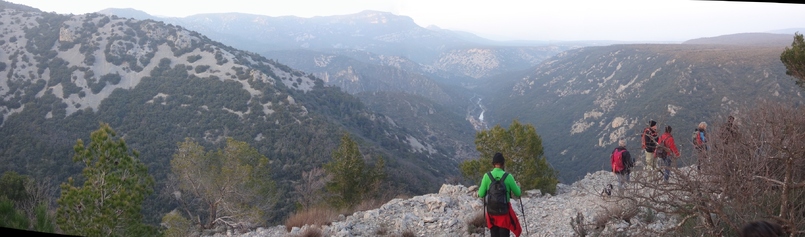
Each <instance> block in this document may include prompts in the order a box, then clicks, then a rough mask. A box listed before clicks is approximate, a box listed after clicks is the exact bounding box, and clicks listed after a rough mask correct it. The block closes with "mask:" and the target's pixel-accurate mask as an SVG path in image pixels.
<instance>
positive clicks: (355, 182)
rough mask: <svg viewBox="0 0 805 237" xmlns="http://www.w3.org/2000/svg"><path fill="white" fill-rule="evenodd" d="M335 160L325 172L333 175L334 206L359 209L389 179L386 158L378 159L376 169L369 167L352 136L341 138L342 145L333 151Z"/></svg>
mask: <svg viewBox="0 0 805 237" xmlns="http://www.w3.org/2000/svg"><path fill="white" fill-rule="evenodd" d="M332 158H333V159H332V160H331V161H330V162H328V163H327V164H325V165H324V170H325V171H327V173H328V174H329V175H331V176H332V179H331V180H330V181H329V182H328V183H327V185H326V189H327V191H328V192H329V193H331V194H332V195H331V196H329V200H328V202H329V203H330V205H331V206H333V207H336V208H351V207H354V206H356V205H357V204H359V203H361V201H363V199H364V198H366V197H369V196H371V194H372V193H373V192H374V191H375V190H376V189H377V188H378V185H379V182H380V181H381V180H382V179H383V178H384V177H385V172H384V171H383V169H384V166H385V161H384V160H383V158H382V157H380V158H379V159H378V161H377V162H376V163H375V166H374V168H372V169H370V168H369V167H367V166H366V163H365V162H364V160H363V155H362V154H361V151H360V149H358V144H357V143H356V142H355V141H354V140H352V138H350V137H349V134H344V136H343V137H341V144H340V145H339V146H338V148H337V149H336V150H335V151H333V153H332Z"/></svg>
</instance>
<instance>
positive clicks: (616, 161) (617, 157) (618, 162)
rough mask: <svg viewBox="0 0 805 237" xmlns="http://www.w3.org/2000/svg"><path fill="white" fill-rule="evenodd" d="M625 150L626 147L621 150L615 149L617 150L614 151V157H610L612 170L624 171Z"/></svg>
mask: <svg viewBox="0 0 805 237" xmlns="http://www.w3.org/2000/svg"><path fill="white" fill-rule="evenodd" d="M624 151H626V149H620V150H619V149H615V151H614V152H612V157H611V158H610V160H611V161H612V171H614V172H621V171H623V168H624V167H623V152H624Z"/></svg>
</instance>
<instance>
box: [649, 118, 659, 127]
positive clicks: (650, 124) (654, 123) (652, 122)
mask: <svg viewBox="0 0 805 237" xmlns="http://www.w3.org/2000/svg"><path fill="white" fill-rule="evenodd" d="M648 126H649V127H651V128H657V121H654V120H651V121H648Z"/></svg>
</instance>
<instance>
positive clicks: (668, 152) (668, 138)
mask: <svg viewBox="0 0 805 237" xmlns="http://www.w3.org/2000/svg"><path fill="white" fill-rule="evenodd" d="M671 130H672V129H671V126H667V127H665V133H663V134H662V136H660V139H659V142H657V143H658V144H657V152H656V154H657V157H658V158H660V159H661V160H662V165H663V166H664V167H665V171H664V172H663V175H662V178H663V180H665V182H668V176H670V175H671V158H673V159H674V160H676V158H678V157H679V149H677V148H676V143H674V136H672V135H671Z"/></svg>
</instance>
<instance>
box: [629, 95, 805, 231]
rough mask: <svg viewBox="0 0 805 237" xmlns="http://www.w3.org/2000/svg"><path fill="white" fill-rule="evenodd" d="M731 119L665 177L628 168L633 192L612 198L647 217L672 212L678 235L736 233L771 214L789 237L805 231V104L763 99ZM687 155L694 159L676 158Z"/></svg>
mask: <svg viewBox="0 0 805 237" xmlns="http://www.w3.org/2000/svg"><path fill="white" fill-rule="evenodd" d="M736 117H738V118H737V119H736V121H735V122H732V123H726V122H722V123H714V124H713V126H712V127H714V128H715V129H708V136H709V139H708V145H709V149H708V150H707V151H705V152H704V154H703V156H702V157H701V160H698V161H696V159H692V160H693V162H691V163H690V164H682V167H681V168H677V166H678V165H676V164H674V165H672V167H670V171H671V179H670V180H669V182H667V183H664V182H662V181H661V180H659V181H657V179H655V176H656V174H655V173H646V172H645V171H638V172H633V178H634V179H633V182H632V184H631V186H632V187H633V188H634V190H632V191H631V192H626V193H624V194H618V195H617V196H616V199H617V200H630V201H633V202H635V203H638V204H639V205H638V206H640V207H642V208H647V209H648V210H647V211H646V212H645V213H647V214H651V213H666V214H669V215H674V216H677V217H678V218H677V220H678V223H677V224H676V225H675V226H674V228H671V229H670V230H669V231H671V232H676V234H679V233H680V232H685V233H686V235H706V236H724V235H727V236H734V235H738V233H739V231H740V228H741V226H743V224H744V223H748V222H751V221H754V220H757V219H773V220H775V221H777V222H778V223H780V225H781V226H783V227H784V229H785V230H786V232H787V233H788V234H790V235H791V236H796V235H802V234H805V108H797V106H795V105H793V104H785V103H773V102H760V103H758V104H756V105H755V106H753V108H751V109H749V110H748V111H747V113H745V114H743V115H741V116H736ZM677 135H678V134H677ZM677 137H682V136H677ZM685 160H691V159H680V160H677V161H675V162H682V161H685ZM696 163H698V164H700V165H701V167H700V169H697V167H696V165H695V164H696ZM644 216H645V214H644ZM644 219H647V218H645V217H644ZM694 220H696V221H694ZM692 223H696V224H695V226H692V225H693V224H692ZM646 229H647V228H646ZM646 233H650V232H646ZM652 234H653V233H652ZM656 234H663V233H656Z"/></svg>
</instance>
